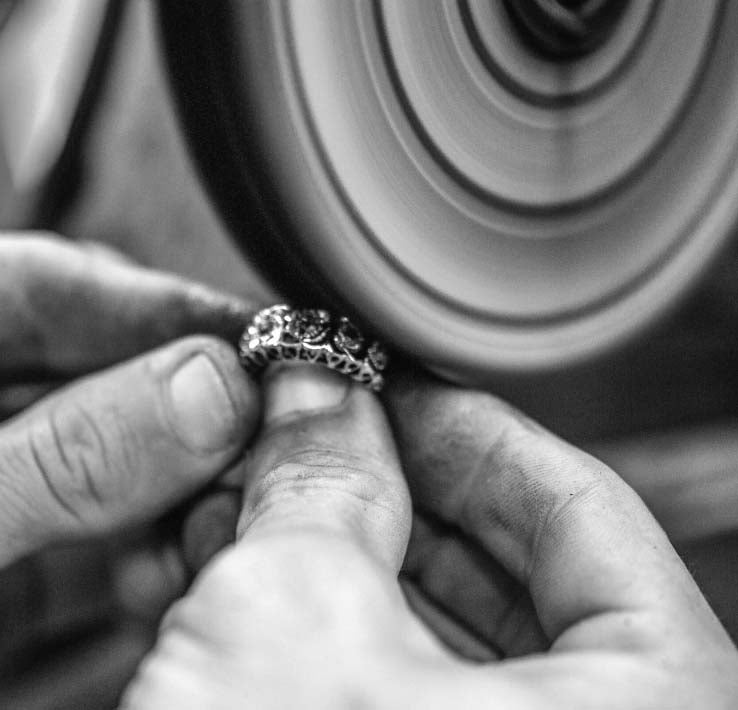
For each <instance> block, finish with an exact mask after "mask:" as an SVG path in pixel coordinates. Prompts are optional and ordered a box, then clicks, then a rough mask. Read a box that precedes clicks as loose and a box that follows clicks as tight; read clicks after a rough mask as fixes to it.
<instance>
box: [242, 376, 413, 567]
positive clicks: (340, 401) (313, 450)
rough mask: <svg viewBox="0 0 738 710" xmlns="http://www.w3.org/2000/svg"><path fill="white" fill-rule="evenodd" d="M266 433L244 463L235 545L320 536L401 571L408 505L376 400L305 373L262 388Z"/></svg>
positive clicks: (271, 379)
mask: <svg viewBox="0 0 738 710" xmlns="http://www.w3.org/2000/svg"><path fill="white" fill-rule="evenodd" d="M264 387H265V404H264V407H265V425H264V430H263V431H262V433H261V434H260V436H259V437H258V439H257V440H256V442H255V444H254V446H253V448H252V450H251V452H250V456H249V458H248V460H247V471H246V482H245V496H244V506H243V512H242V515H241V519H240V522H239V530H240V535H241V536H246V537H247V538H248V537H253V536H255V535H264V534H267V535H268V534H276V535H279V534H280V533H284V532H288V533H289V534H290V535H291V536H293V537H298V538H299V536H300V535H301V534H305V535H309V534H311V532H315V531H319V532H321V533H325V534H327V535H328V536H329V537H332V538H334V539H340V540H343V541H348V542H349V543H351V544H353V545H355V546H356V547H357V549H358V550H360V551H364V552H368V553H369V554H370V555H372V556H374V557H376V558H377V559H379V560H382V561H384V562H385V563H387V564H388V565H390V567H391V568H392V569H394V570H395V571H396V570H398V569H399V567H400V563H401V561H402V557H403V555H404V553H405V547H406V545H407V537H408V534H409V527H410V525H409V523H410V504H409V498H408V494H407V489H406V485H405V482H404V480H403V477H402V474H401V471H400V466H399V462H398V460H397V454H396V451H395V447H394V443H393V440H392V437H391V434H390V431H389V427H388V425H387V422H386V420H385V417H384V413H383V412H382V409H381V406H380V404H379V402H378V401H377V399H376V397H375V396H374V395H373V394H371V393H370V392H369V391H367V390H366V389H364V388H362V387H361V386H360V385H356V384H352V383H351V382H350V380H349V379H348V378H346V377H344V376H341V375H338V374H335V373H333V372H330V371H329V370H327V369H324V368H320V367H316V366H311V365H291V366H283V367H281V368H279V369H278V370H275V371H272V372H268V373H267V377H266V381H265V385H264Z"/></svg>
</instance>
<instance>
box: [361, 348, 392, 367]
mask: <svg viewBox="0 0 738 710" xmlns="http://www.w3.org/2000/svg"><path fill="white" fill-rule="evenodd" d="M366 357H367V359H368V360H369V362H370V363H371V365H372V366H373V367H374V369H375V370H378V371H379V372H381V371H382V370H384V369H385V368H386V367H387V362H388V361H389V357H388V356H387V351H386V350H385V349H384V348H383V347H382V346H381V345H380V344H379V343H377V342H376V341H375V342H373V343H372V344H371V345H370V346H369V348H368V349H367V351H366Z"/></svg>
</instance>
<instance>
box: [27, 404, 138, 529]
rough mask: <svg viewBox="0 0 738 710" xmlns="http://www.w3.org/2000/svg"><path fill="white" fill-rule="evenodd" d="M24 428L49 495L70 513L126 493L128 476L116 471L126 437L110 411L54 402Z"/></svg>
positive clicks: (81, 514) (79, 514)
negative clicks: (105, 414)
mask: <svg viewBox="0 0 738 710" xmlns="http://www.w3.org/2000/svg"><path fill="white" fill-rule="evenodd" d="M27 431H28V434H27V447H28V453H29V455H30V458H31V461H32V466H33V467H34V469H35V471H36V473H37V475H38V477H39V478H40V480H41V481H42V483H43V485H44V486H45V487H46V489H47V492H48V493H49V495H50V496H51V497H52V498H53V499H54V500H55V501H56V503H58V505H59V506H60V507H61V508H62V509H64V510H66V512H67V513H68V514H70V515H71V516H73V517H75V518H85V519H88V518H89V517H90V516H91V515H92V514H93V512H94V511H99V510H100V509H101V508H104V506H105V505H106V503H107V502H109V501H111V500H114V499H116V497H119V496H121V495H126V496H127V492H126V489H127V488H128V485H127V484H128V483H130V482H129V481H125V480H124V479H125V476H122V475H119V474H120V473H121V470H120V469H121V468H122V467H121V462H122V461H123V462H125V459H126V455H125V452H126V446H125V441H126V439H127V437H126V436H125V435H122V432H121V428H120V425H119V424H117V423H116V420H115V418H114V417H97V416H93V415H92V414H91V413H89V412H88V411H86V410H85V409H84V407H82V406H79V405H72V404H69V403H59V404H57V405H55V406H52V407H50V409H49V411H48V413H47V414H46V415H45V416H44V417H41V418H40V419H38V420H37V421H34V422H32V423H31V424H30V426H29V427H28V430H27ZM113 442H115V443H113ZM121 460H122V461H121Z"/></svg>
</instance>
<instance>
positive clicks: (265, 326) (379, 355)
mask: <svg viewBox="0 0 738 710" xmlns="http://www.w3.org/2000/svg"><path fill="white" fill-rule="evenodd" d="M239 355H240V357H241V364H242V365H243V367H244V368H245V369H246V371H247V372H249V373H252V374H256V373H258V372H259V371H261V370H262V369H263V368H265V367H266V366H267V365H268V364H269V362H270V361H275V360H302V361H304V362H313V363H317V364H320V365H324V366H325V367H329V368H330V369H331V370H336V371H337V372H340V373H342V374H344V375H347V376H348V377H351V378H352V379H353V380H356V381H357V382H361V383H362V384H364V385H366V386H367V387H369V388H371V389H373V390H375V391H376V392H378V391H379V390H380V389H382V385H383V384H384V377H383V376H382V371H383V370H384V369H385V367H386V366H387V353H386V351H385V349H384V348H383V347H382V346H381V345H380V344H379V343H378V342H376V341H374V342H371V343H367V342H366V340H365V338H364V336H362V334H361V333H360V332H359V329H358V328H357V327H356V326H355V325H354V324H353V323H351V321H350V320H349V319H348V318H345V317H338V318H337V317H335V316H332V315H331V314H330V313H328V311H325V310H322V309H313V308H306V309H294V308H290V307H289V306H285V305H277V306H271V307H270V308H265V309H264V310H262V311H259V312H258V313H257V314H256V315H255V316H254V319H253V320H252V322H251V324H250V325H249V326H248V328H247V329H246V331H245V332H244V334H243V335H242V336H241V342H240V344H239Z"/></svg>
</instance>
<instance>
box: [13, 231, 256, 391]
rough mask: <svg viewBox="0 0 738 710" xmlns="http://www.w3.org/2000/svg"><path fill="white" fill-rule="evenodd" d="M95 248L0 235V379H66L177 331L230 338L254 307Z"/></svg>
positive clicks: (152, 344)
mask: <svg viewBox="0 0 738 710" xmlns="http://www.w3.org/2000/svg"><path fill="white" fill-rule="evenodd" d="M255 305H256V304H250V303H248V302H244V301H242V300H240V299H237V298H234V297H232V296H228V295H225V294H221V293H219V292H217V291H214V290H211V289H209V288H206V287H205V286H203V285H200V284H197V283H193V282H191V281H187V280H186V279H184V278H181V277H178V276H175V275H172V274H166V273H161V272H157V271H153V270H151V269H147V268H144V267H141V266H138V265H135V264H133V263H130V262H127V261H125V260H124V259H120V258H115V257H113V256H110V255H108V254H106V253H104V252H103V251H102V250H92V249H84V248H81V247H79V246H76V245H74V244H72V243H68V242H64V241H63V240H61V239H59V238H53V237H50V236H44V235H39V234H23V235H3V236H0V313H2V317H1V318H0V349H1V350H2V353H3V358H2V361H1V362H0V379H3V380H5V381H6V382H8V381H13V380H14V379H16V378H18V377H19V376H21V375H22V376H23V378H24V380H25V379H26V378H27V377H28V376H29V375H31V376H34V377H36V378H38V379H41V378H44V377H69V376H74V375H80V374H84V373H87V372H91V371H94V370H97V369H101V368H103V367H106V366H108V365H111V364H115V363H117V362H121V361H123V360H125V359H128V358H130V357H133V356H134V355H138V354H140V353H142V352H144V351H146V350H150V349H152V348H154V347H157V346H159V345H162V344H163V343H165V342H167V341H169V340H173V339H175V338H178V337H182V336H184V335H191V334H196V333H203V334H211V335H218V336H220V337H222V338H225V339H226V340H229V341H235V340H236V339H237V338H238V335H239V334H240V330H242V329H243V327H244V323H245V322H246V320H247V318H248V316H249V315H250V313H251V312H252V310H253V306H255Z"/></svg>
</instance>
